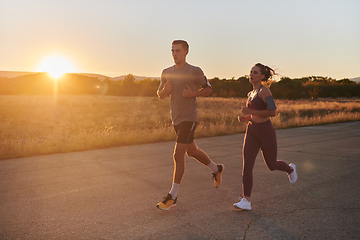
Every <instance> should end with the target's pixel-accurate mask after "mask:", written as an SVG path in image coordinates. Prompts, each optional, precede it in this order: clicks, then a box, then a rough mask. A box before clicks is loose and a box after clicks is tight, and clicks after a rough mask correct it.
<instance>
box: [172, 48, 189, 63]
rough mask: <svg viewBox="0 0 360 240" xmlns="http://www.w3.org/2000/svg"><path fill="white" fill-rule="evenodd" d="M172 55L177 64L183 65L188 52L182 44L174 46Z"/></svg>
mask: <svg viewBox="0 0 360 240" xmlns="http://www.w3.org/2000/svg"><path fill="white" fill-rule="evenodd" d="M171 53H172V57H173V59H174V62H175V64H181V63H183V62H185V60H186V55H187V54H188V51H187V50H185V49H184V48H183V46H182V45H181V44H173V45H172V47H171Z"/></svg>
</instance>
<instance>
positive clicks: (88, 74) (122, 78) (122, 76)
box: [77, 73, 160, 81]
mask: <svg viewBox="0 0 360 240" xmlns="http://www.w3.org/2000/svg"><path fill="white" fill-rule="evenodd" d="M77 74H80V75H84V76H87V77H94V78H98V79H100V80H104V79H105V78H110V79H111V80H114V81H119V80H124V78H125V77H126V76H127V75H121V76H118V77H108V76H105V75H100V74H94V73H77ZM133 76H134V78H135V81H141V80H144V79H146V78H150V79H152V80H155V79H160V78H159V77H144V76H135V75H133Z"/></svg>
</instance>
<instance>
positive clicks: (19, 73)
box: [0, 71, 160, 81]
mask: <svg viewBox="0 0 360 240" xmlns="http://www.w3.org/2000/svg"><path fill="white" fill-rule="evenodd" d="M36 73H39V72H22V71H0V77H7V78H16V77H20V76H25V75H30V74H36ZM75 74H79V75H83V76H86V77H92V78H97V79H99V80H104V79H106V78H110V79H111V80H114V81H119V80H124V78H125V77H126V75H121V76H117V77H109V76H106V75H101V74H95V73H75ZM134 78H135V81H141V80H144V79H146V78H150V79H152V80H155V79H160V77H144V76H135V75H134Z"/></svg>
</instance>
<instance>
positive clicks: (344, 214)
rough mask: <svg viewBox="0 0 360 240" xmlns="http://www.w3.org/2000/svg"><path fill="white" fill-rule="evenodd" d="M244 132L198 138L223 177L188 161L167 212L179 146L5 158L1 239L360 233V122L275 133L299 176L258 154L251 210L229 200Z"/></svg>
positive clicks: (237, 183) (237, 186)
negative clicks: (217, 182)
mask: <svg viewBox="0 0 360 240" xmlns="http://www.w3.org/2000/svg"><path fill="white" fill-rule="evenodd" d="M243 137H244V134H237V135H230V136H221V137H212V138H204V139H197V140H196V142H197V144H198V146H199V147H200V148H202V149H203V150H204V151H205V152H207V153H208V154H209V156H210V157H211V158H212V159H213V160H214V161H215V162H216V163H222V164H224V165H225V167H226V169H225V172H224V176H223V183H222V184H221V186H220V187H219V188H218V189H215V188H214V186H213V181H212V175H211V172H210V170H209V169H208V168H206V167H204V166H202V165H201V164H199V163H197V162H196V161H194V160H193V159H191V158H187V159H186V164H187V168H186V172H185V176H184V179H183V182H182V184H181V187H180V190H179V194H178V206H177V207H175V208H173V209H171V210H169V211H163V210H160V209H157V208H156V207H155V205H156V204H157V202H159V201H161V200H162V198H163V197H164V196H165V195H166V194H167V192H168V191H169V189H170V187H171V180H172V171H173V162H172V152H173V147H174V143H173V142H163V143H155V144H146V145H138V146H131V147H118V148H111V149H102V150H93V151H85V152H75V153H67V154H56V155H47V156H39V157H30V158H21V159H12V160H3V161H0V238H1V239H359V238H360V209H359V206H360V201H359V200H360V191H359V186H360V174H359V172H360V122H349V123H340V124H329V125H323V126H312V127H302V128H293V129H284V130H277V138H278V148H279V149H278V159H282V160H285V161H286V162H288V163H291V162H292V163H295V164H296V166H297V171H298V176H299V178H298V182H297V183H296V184H290V183H289V182H288V178H287V175H286V173H283V172H279V171H275V172H271V171H269V170H268V169H267V167H266V165H265V163H264V161H263V159H262V156H261V154H259V155H258V158H257V160H256V163H255V167H254V187H253V192H252V210H251V211H242V210H236V209H235V208H234V207H233V206H232V205H233V203H234V202H237V201H238V196H239V195H240V194H241V171H242V148H241V146H242V143H243Z"/></svg>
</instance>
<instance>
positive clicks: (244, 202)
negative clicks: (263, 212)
mask: <svg viewBox="0 0 360 240" xmlns="http://www.w3.org/2000/svg"><path fill="white" fill-rule="evenodd" d="M240 200H241V201H240V202H238V203H234V207H235V208H238V209H243V210H248V211H250V210H251V202H249V201H248V200H247V199H246V198H245V197H244V198H242V199H241V198H240Z"/></svg>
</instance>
